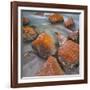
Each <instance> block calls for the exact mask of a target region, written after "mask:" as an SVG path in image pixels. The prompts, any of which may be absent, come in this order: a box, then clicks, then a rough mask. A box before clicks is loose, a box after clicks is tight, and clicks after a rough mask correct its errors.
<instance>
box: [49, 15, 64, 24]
mask: <svg viewBox="0 0 90 90" xmlns="http://www.w3.org/2000/svg"><path fill="white" fill-rule="evenodd" d="M48 18H49V20H50V22H51V23H54V24H55V23H59V22H62V21H63V20H64V18H63V16H62V15H61V14H58V13H54V14H52V15H49V17H48Z"/></svg>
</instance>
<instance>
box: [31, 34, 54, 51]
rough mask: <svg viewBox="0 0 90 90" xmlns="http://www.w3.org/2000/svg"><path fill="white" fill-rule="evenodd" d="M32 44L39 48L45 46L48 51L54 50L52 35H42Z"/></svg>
mask: <svg viewBox="0 0 90 90" xmlns="http://www.w3.org/2000/svg"><path fill="white" fill-rule="evenodd" d="M32 44H33V45H34V46H35V47H38V46H40V45H42V46H44V48H46V49H52V48H54V47H55V46H54V41H53V39H52V37H51V36H50V35H48V34H47V33H41V34H40V35H39V36H38V38H37V39H36V40H35V41H33V42H32Z"/></svg>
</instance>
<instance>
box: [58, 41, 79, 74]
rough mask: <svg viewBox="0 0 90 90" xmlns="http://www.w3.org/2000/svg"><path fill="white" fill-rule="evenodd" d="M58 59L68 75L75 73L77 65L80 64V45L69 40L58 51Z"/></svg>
mask: <svg viewBox="0 0 90 90" xmlns="http://www.w3.org/2000/svg"><path fill="white" fill-rule="evenodd" d="M58 59H59V62H60V63H61V64H62V66H63V69H64V70H65V72H66V74H71V73H73V72H74V70H75V69H74V68H75V65H78V64H79V45H78V44H77V43H75V42H73V41H71V40H67V41H66V42H65V43H64V44H63V46H62V47H60V48H59V49H58ZM77 70H78V69H77ZM75 72H76V71H75ZM75 72H74V73H75ZM76 73H77V72H76Z"/></svg>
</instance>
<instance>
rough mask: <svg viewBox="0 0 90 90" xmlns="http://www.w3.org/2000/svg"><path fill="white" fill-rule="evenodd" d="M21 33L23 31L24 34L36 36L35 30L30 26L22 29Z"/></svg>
mask: <svg viewBox="0 0 90 90" xmlns="http://www.w3.org/2000/svg"><path fill="white" fill-rule="evenodd" d="M23 31H24V33H29V34H31V35H34V34H36V32H35V30H34V29H33V28H32V27H30V26H25V27H23Z"/></svg>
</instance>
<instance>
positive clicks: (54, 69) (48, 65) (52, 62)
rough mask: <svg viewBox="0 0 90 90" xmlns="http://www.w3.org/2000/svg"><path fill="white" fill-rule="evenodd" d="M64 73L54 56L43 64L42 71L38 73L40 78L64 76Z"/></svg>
mask: <svg viewBox="0 0 90 90" xmlns="http://www.w3.org/2000/svg"><path fill="white" fill-rule="evenodd" d="M63 74H64V71H63V70H62V68H61V67H60V65H59V64H58V62H57V60H56V58H55V57H53V56H49V57H48V59H47V61H46V62H45V63H44V64H43V66H42V68H41V70H40V71H39V72H37V75H39V76H51V75H63Z"/></svg>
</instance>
